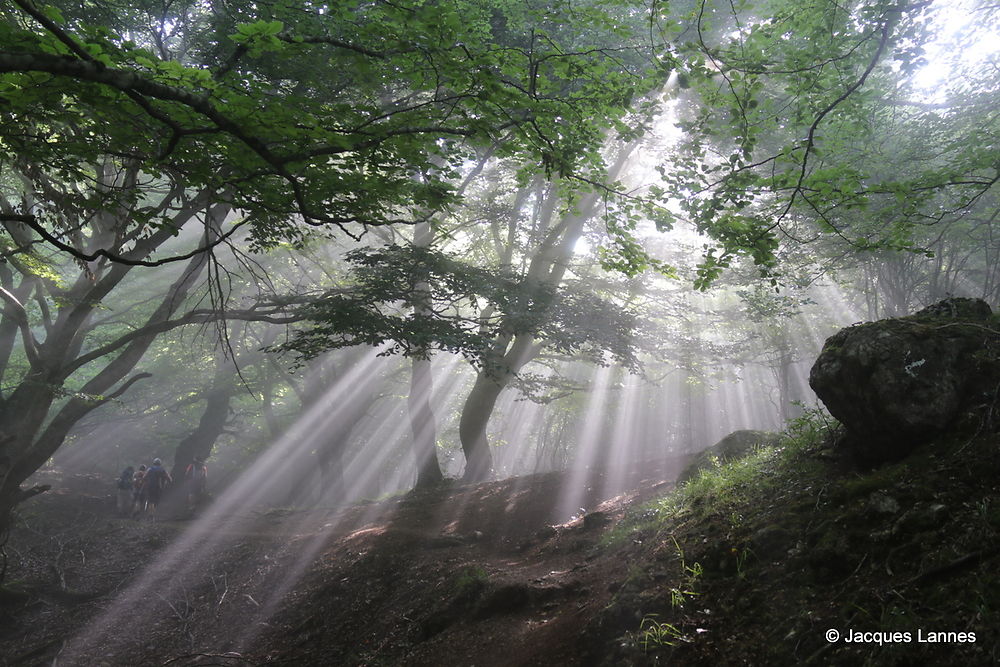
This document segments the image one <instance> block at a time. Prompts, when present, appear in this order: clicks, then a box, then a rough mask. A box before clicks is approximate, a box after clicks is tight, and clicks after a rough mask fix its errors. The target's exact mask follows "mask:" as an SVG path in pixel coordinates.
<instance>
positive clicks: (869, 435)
mask: <svg viewBox="0 0 1000 667" xmlns="http://www.w3.org/2000/svg"><path fill="white" fill-rule="evenodd" d="M998 352H1000V326H998V325H996V324H994V321H993V317H992V312H991V310H990V307H989V305H987V304H986V303H985V302H984V301H981V300H979V299H957V298H956V299H947V300H945V301H942V302H940V303H937V304H934V305H933V306H929V307H928V308H925V309H923V310H921V311H919V312H917V313H915V314H913V315H910V316H908V317H901V318H896V319H889V320H881V321H878V322H870V323H867V324H861V325H855V326H853V327H848V328H846V329H842V330H841V331H840V332H838V333H837V334H835V335H834V336H832V337H830V338H829V339H828V340H827V341H826V344H825V345H824V346H823V351H822V352H821V353H820V355H819V358H818V359H817V360H816V363H815V364H814V365H813V367H812V371H811V372H810V374H809V385H810V386H811V387H812V388H813V391H815V392H816V395H817V396H818V397H819V398H820V400H822V401H823V403H824V405H826V407H827V409H828V410H829V411H830V414H831V415H833V416H834V417H836V418H837V419H838V420H840V422H841V423H842V424H843V425H844V427H845V428H846V432H847V434H846V437H845V438H844V443H845V444H846V445H847V446H849V447H850V448H851V449H852V450H853V452H854V453H855V455H856V456H857V457H858V458H859V459H861V460H862V461H865V462H869V463H879V462H884V461H888V460H893V459H898V458H902V457H903V456H905V455H906V454H908V453H909V452H910V451H912V450H913V449H914V448H915V447H916V446H918V445H920V444H922V443H923V442H925V441H927V440H928V439H930V438H932V437H934V436H936V435H938V434H940V433H941V432H942V431H944V430H945V429H947V428H949V427H950V426H951V425H952V424H953V423H954V422H955V420H956V419H957V418H958V417H959V415H960V414H963V413H967V412H968V411H969V410H971V409H973V408H974V407H975V406H976V405H983V404H991V403H992V402H993V401H994V400H995V399H996V396H997V393H998V391H1000V354H998Z"/></svg>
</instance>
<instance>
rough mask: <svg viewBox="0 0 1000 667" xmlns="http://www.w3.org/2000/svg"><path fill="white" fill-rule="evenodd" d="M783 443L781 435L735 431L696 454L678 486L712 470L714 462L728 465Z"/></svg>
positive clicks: (680, 477)
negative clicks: (759, 450)
mask: <svg viewBox="0 0 1000 667" xmlns="http://www.w3.org/2000/svg"><path fill="white" fill-rule="evenodd" d="M779 442H781V434H780V433H773V432H771V431H750V430H743V431H733V432H732V433H730V434H729V435H727V436H726V437H724V438H723V439H722V440H719V441H718V442H717V443H715V444H714V445H712V446H711V447H709V448H707V449H703V450H701V451H700V452H698V453H697V454H694V455H693V456H692V457H691V459H690V460H689V461H688V464H687V465H686V466H685V467H684V470H683V471H681V474H680V475H679V476H678V477H677V482H678V484H679V483H680V482H684V481H686V480H689V479H691V478H692V477H694V476H696V475H697V474H698V471H700V470H704V469H706V468H710V467H712V465H713V461H714V460H718V461H719V463H727V462H729V461H734V460H736V459H739V458H743V457H744V456H746V455H747V454H749V453H751V452H752V451H753V450H754V449H756V448H758V447H771V446H774V445H777V444H778V443H779Z"/></svg>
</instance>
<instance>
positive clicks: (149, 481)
mask: <svg viewBox="0 0 1000 667" xmlns="http://www.w3.org/2000/svg"><path fill="white" fill-rule="evenodd" d="M166 478H167V471H166V469H165V468H162V467H160V466H150V467H149V469H147V470H146V474H145V475H144V476H143V480H142V485H143V486H144V487H147V488H149V487H156V488H158V489H161V488H163V487H164V486H165V485H166V481H167V479H166Z"/></svg>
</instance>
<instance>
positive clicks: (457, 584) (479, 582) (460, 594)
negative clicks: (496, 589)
mask: <svg viewBox="0 0 1000 667" xmlns="http://www.w3.org/2000/svg"><path fill="white" fill-rule="evenodd" d="M489 581H490V578H489V574H488V573H487V572H486V570H484V569H483V568H482V567H479V566H478V565H470V566H468V567H466V568H463V569H462V571H461V572H459V574H458V576H456V577H455V579H454V582H453V584H452V588H453V590H454V595H455V598H456V599H458V600H471V599H473V598H475V597H476V596H478V595H479V594H480V593H481V592H482V591H483V590H484V589H485V588H486V586H487V584H489Z"/></svg>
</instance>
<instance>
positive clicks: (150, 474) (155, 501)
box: [142, 459, 174, 520]
mask: <svg viewBox="0 0 1000 667" xmlns="http://www.w3.org/2000/svg"><path fill="white" fill-rule="evenodd" d="M173 481H174V480H173V479H172V478H171V477H170V473H169V472H167V469H166V468H164V467H163V461H161V460H160V459H153V465H151V466H150V467H149V470H147V471H146V474H145V476H144V477H143V480H142V492H143V494H145V497H146V509H147V510H148V511H149V514H150V516H151V517H152V518H153V519H154V520H155V519H156V506H157V505H159V504H160V497H161V496H162V495H163V490H164V489H165V488H166V487H167V485H168V484H170V483H172V482H173Z"/></svg>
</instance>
